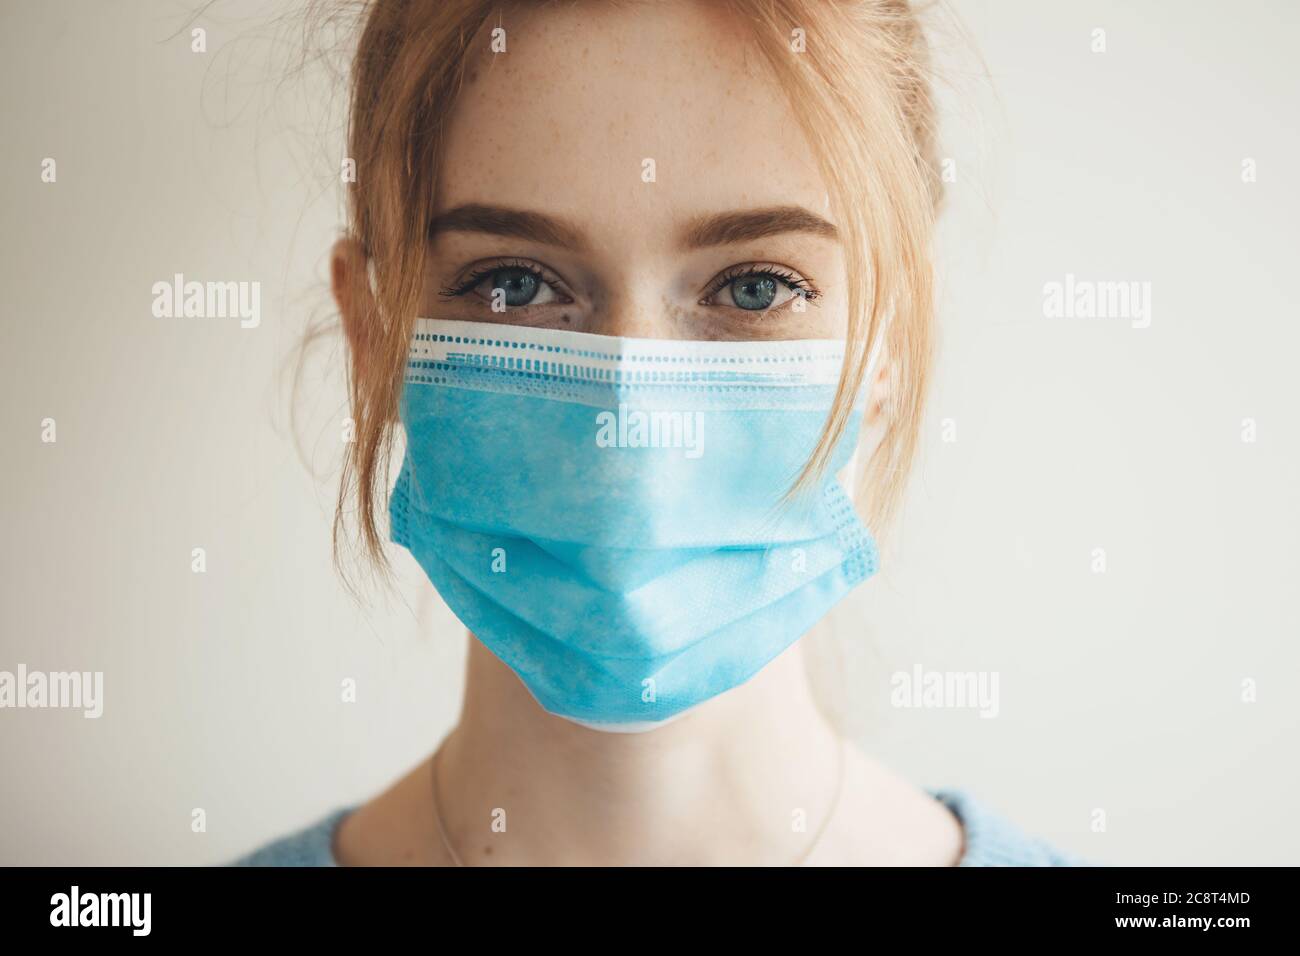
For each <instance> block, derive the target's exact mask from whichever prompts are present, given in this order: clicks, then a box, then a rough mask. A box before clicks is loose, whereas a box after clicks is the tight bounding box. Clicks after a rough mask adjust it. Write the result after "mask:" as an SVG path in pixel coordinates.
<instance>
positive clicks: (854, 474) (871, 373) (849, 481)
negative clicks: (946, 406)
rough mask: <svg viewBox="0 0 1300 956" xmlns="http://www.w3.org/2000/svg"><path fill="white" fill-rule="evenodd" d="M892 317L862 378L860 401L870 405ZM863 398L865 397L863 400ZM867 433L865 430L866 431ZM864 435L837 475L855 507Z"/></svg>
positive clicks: (873, 351)
mask: <svg viewBox="0 0 1300 956" xmlns="http://www.w3.org/2000/svg"><path fill="white" fill-rule="evenodd" d="M890 318H892V316H886V317H885V321H884V322H883V323H881V327H880V334H879V335H877V336H876V341H875V342H874V343H873V344H872V346H871V354H870V355H868V356H867V371H866V373H865V374H864V375H863V376H862V383H861V385H860V386H859V396H860V398H859V400H865V402H866V403H867V404H868V405H869V404H870V402H871V393H872V391H874V389H875V376H876V371H877V369H876V366H877V364H878V363H879V361H880V355H881V352H882V351H884V344H885V337H886V335H887V333H888V331H889V320H890ZM862 396H865V398H863V397H862ZM864 431H865V430H864ZM864 437H865V434H864V435H859V437H858V444H857V446H856V447H855V448H854V449H853V454H852V455H850V456H849V460H848V462H847V463H846V464H845V465H844V467H843V468H841V469H840V470H839V472H838V473H837V474H836V475H835V478H836V480H837V481H838V482H839V483H840V487H842V488H843V489H844V491H845V493H846V494H847V495H848V496H849V501H851V502H853V504H854V506H855V507H856V506H857V503H858V474H859V472H860V469H861V466H862V446H863V443H864V441H863V439H864Z"/></svg>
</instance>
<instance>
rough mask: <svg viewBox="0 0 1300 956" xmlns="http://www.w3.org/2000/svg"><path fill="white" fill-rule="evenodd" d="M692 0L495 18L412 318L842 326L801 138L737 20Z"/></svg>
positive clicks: (775, 335) (615, 328)
mask: <svg viewBox="0 0 1300 956" xmlns="http://www.w3.org/2000/svg"><path fill="white" fill-rule="evenodd" d="M707 6H708V5H706V4H701V3H690V2H680V3H677V2H674V3H656V4H653V5H650V4H632V5H627V6H622V7H615V6H614V5H605V4H596V3H588V4H575V5H571V6H559V5H556V6H547V7H546V8H544V9H542V10H536V9H531V10H517V11H516V12H514V13H513V14H511V15H510V16H507V17H506V18H505V20H504V21H503V25H504V27H505V29H506V31H507V35H506V43H507V52H504V53H497V54H493V53H490V52H484V53H482V54H479V55H476V59H475V60H473V61H472V62H471V63H470V65H469V69H468V71H467V77H466V80H467V82H466V86H465V88H464V90H463V92H462V94H461V96H460V98H459V100H458V102H457V104H456V107H455V109H454V112H453V115H452V117H451V122H450V130H449V135H448V141H447V149H446V153H445V157H444V164H443V166H442V168H441V171H440V172H441V176H440V182H439V187H438V195H437V197H436V209H435V210H434V212H435V217H434V232H433V242H432V246H431V253H430V256H429V259H428V265H427V274H426V283H425V292H424V307H423V311H422V313H421V314H423V315H426V316H430V317H434V318H445V319H466V320H471V321H481V322H507V323H511V324H517V325H530V326H543V327H547V328H561V329H572V330H576V331H582V332H593V333H598V334H602V335H623V336H638V337H645V338H680V339H722V340H744V339H792V338H839V337H842V336H843V335H844V329H845V319H846V312H845V299H844V285H845V276H844V264H843V258H842V255H841V251H840V246H839V243H838V241H837V239H836V238H835V234H834V233H835V230H834V225H833V223H832V222H831V219H830V214H829V212H828V210H827V196H826V189H825V186H824V185H823V182H822V179H821V176H820V174H819V173H818V171H817V168H816V164H815V161H814V158H813V154H812V151H811V149H810V148H809V147H808V146H807V144H806V143H805V141H804V139H803V136H802V134H801V132H800V130H799V128H798V126H797V124H796V122H795V118H794V113H793V111H792V110H791V107H790V106H789V105H788V104H787V102H786V99H785V96H784V94H783V93H782V91H781V89H780V88H779V86H778V85H777V83H776V81H775V80H774V79H772V78H770V77H769V76H768V73H767V71H766V68H765V67H764V66H763V64H762V63H761V62H760V61H759V57H758V54H757V52H756V51H755V50H754V49H753V48H752V47H750V46H749V45H748V42H747V37H746V32H745V28H744V26H743V25H741V24H737V23H734V22H732V21H730V20H728V19H727V18H725V17H724V16H723V15H722V14H720V13H719V12H717V11H715V10H709V9H706V8H707ZM790 55H791V56H797V55H798V54H796V53H793V52H792V53H791V54H790ZM494 290H501V291H497V292H495V293H494ZM494 297H495V299H496V301H497V304H498V309H499V308H501V307H504V311H499V310H495V311H494V309H493V298H494Z"/></svg>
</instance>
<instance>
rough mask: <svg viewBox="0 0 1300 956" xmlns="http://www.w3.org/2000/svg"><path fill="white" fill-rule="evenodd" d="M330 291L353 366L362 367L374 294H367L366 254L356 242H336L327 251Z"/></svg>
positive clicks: (366, 358) (368, 283)
mask: <svg viewBox="0 0 1300 956" xmlns="http://www.w3.org/2000/svg"><path fill="white" fill-rule="evenodd" d="M330 290H331V291H332V292H333V293H334V303H335V304H336V305H337V306H338V309H339V314H340V315H341V316H342V317H343V332H344V334H345V335H346V336H347V340H348V350H349V351H350V352H351V355H352V362H353V367H354V368H355V367H356V366H357V365H361V364H366V363H367V362H368V361H369V359H370V357H371V356H370V354H369V353H370V349H371V339H370V336H369V335H367V332H368V330H369V321H368V319H369V316H371V315H373V314H374V295H373V293H372V292H371V291H370V276H369V273H368V269H367V262H366V254H365V251H364V250H363V249H362V248H361V243H360V242H358V241H357V240H355V239H348V238H344V239H340V240H338V241H337V242H336V243H334V247H333V248H332V249H331V250H330Z"/></svg>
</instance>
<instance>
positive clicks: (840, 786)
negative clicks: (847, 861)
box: [432, 737, 846, 866]
mask: <svg viewBox="0 0 1300 956" xmlns="http://www.w3.org/2000/svg"><path fill="white" fill-rule="evenodd" d="M845 747H846V744H845V742H844V738H843V737H840V738H839V746H837V747H836V748H835V793H834V796H833V797H832V798H831V805H830V807H829V808H828V809H827V811H826V814H825V816H823V817H822V822H821V825H820V826H818V827H817V832H816V833H815V834H813V838H812V842H811V843H809V844H808V846H806V847H805V848H804V851H803V852H802V853H800V854H799V856H798V857H796V858H795V860H794V862H792V863H791V864H790V865H791V866H801V865H803V863H804V861H805V860H807V859H808V857H809V856H811V855H812V852H813V850H815V849H817V846H818V844H820V843H821V841H822V837H823V836H825V835H826V828H827V827H828V826H829V825H830V822H831V820H832V819H833V818H834V817H835V811H836V810H837V809H839V805H840V794H841V793H843V792H844V749H845ZM441 757H442V744H439V745H438V749H437V750H436V751H434V754H433V760H432V764H433V819H434V821H435V822H436V823H437V824H438V838H439V839H440V840H441V841H442V847H443V849H444V850H446V851H447V855H448V856H450V857H451V862H452V865H453V866H464V865H465V861H464V860H462V859H461V858H460V854H459V853H457V852H456V848H455V847H454V846H452V845H451V837H449V836H448V835H447V825H446V824H445V823H444V822H443V819H442V806H441V804H440V802H439V800H438V763H439V760H440V759H441Z"/></svg>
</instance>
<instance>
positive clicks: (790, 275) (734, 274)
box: [442, 259, 821, 309]
mask: <svg viewBox="0 0 1300 956" xmlns="http://www.w3.org/2000/svg"><path fill="white" fill-rule="evenodd" d="M502 269H523V270H524V271H525V272H528V273H530V274H531V275H533V276H534V277H535V278H536V279H537V280H538V281H539V282H545V283H546V284H547V285H548V286H550V287H551V290H552V291H553V292H555V294H556V295H558V296H562V297H564V298H566V299H569V301H570V302H571V301H572V297H571V296H569V294H568V292H567V291H566V290H565V289H564V288H563V285H562V284H561V283H560V282H559V281H558V280H555V279H550V278H547V274H546V270H545V269H542V268H541V267H540V266H538V265H537V264H536V263H534V262H530V261H528V260H527V259H503V260H501V261H499V262H490V263H488V264H487V265H482V266H479V267H478V268H476V269H474V271H473V272H471V273H470V274H469V275H468V276H466V277H465V278H464V279H462V280H461V281H460V282H458V283H455V284H454V285H451V286H448V287H447V288H445V289H443V290H442V294H443V295H444V296H447V297H448V298H453V297H456V296H462V295H465V293H467V292H470V291H472V290H473V289H475V288H477V287H478V286H479V285H480V284H481V283H482V282H483V280H484V279H486V278H488V277H489V276H491V275H492V273H494V272H499V271H500V270H502ZM744 276H765V277H768V278H772V279H776V280H777V281H778V282H783V283H785V284H786V285H787V286H789V287H790V288H791V289H793V290H794V292H795V294H796V295H802V296H803V298H804V301H806V302H811V301H812V300H814V299H818V298H820V297H821V293H820V292H818V291H817V290H816V289H814V288H813V287H812V285H811V284H810V283H809V282H808V280H806V279H804V278H801V277H800V276H799V275H797V274H796V273H794V272H791V271H789V270H788V269H782V268H780V267H778V266H770V265H752V264H742V265H736V266H731V267H730V268H728V269H725V270H723V271H722V272H721V273H719V274H718V276H717V277H716V278H715V279H714V280H713V281H712V282H710V283H709V287H708V289H707V290H706V291H705V293H704V295H702V296H701V297H700V303H699V304H700V305H707V304H708V302H707V300H708V299H711V298H713V296H715V295H717V294H718V293H719V292H721V291H722V290H723V289H724V288H726V287H727V286H728V285H730V284H731V283H732V282H734V281H736V280H737V279H739V278H742V277H744ZM565 304H568V303H565ZM515 308H516V309H526V308H528V306H526V305H523V306H516V307H515Z"/></svg>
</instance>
